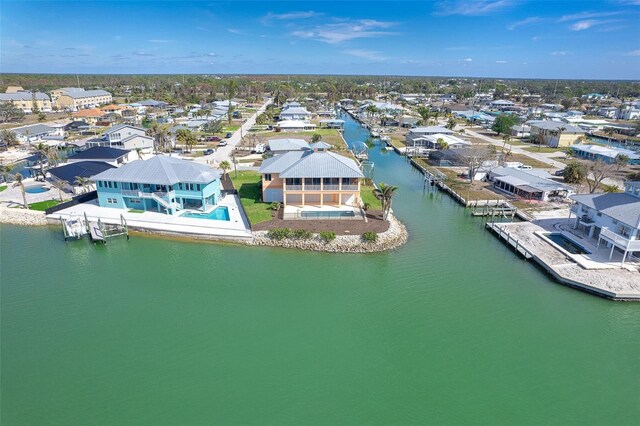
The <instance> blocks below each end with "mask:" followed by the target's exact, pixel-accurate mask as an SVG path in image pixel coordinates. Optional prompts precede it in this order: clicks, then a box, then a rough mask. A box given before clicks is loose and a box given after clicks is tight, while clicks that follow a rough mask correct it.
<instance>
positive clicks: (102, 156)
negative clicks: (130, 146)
mask: <svg viewBox="0 0 640 426" xmlns="http://www.w3.org/2000/svg"><path fill="white" fill-rule="evenodd" d="M129 158H135V153H134V154H131V151H128V150H126V149H118V148H112V147H110V146H94V147H93V148H89V149H85V150H84V151H79V152H77V153H75V154H74V155H72V156H70V157H69V158H67V162H69V163H77V162H81V161H100V162H103V163H107V164H111V165H112V166H116V167H118V166H121V165H123V164H125V163H127V162H128V161H129Z"/></svg>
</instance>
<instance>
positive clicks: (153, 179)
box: [95, 155, 220, 185]
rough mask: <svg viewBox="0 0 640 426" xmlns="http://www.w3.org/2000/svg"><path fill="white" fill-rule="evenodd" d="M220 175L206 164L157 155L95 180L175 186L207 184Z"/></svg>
mask: <svg viewBox="0 0 640 426" xmlns="http://www.w3.org/2000/svg"><path fill="white" fill-rule="evenodd" d="M219 177H220V173H219V172H218V171H216V170H214V169H212V168H210V167H209V166H207V165H206V164H199V163H194V162H191V161H188V160H180V159H178V158H173V157H167V156H164V155H158V156H155V157H152V158H150V159H148V160H136V161H133V162H131V163H129V164H125V165H124V166H122V167H120V168H119V169H112V170H107V171H105V172H104V173H100V174H99V175H97V176H95V179H96V180H109V181H116V182H137V183H143V184H145V183H146V184H160V185H175V184H176V183H179V182H191V183H205V184H206V183H209V182H211V181H213V180H215V179H218V178H219Z"/></svg>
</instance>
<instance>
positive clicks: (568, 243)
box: [544, 232, 591, 254]
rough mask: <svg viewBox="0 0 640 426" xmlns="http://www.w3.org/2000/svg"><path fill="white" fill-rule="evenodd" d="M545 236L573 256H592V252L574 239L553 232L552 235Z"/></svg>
mask: <svg viewBox="0 0 640 426" xmlns="http://www.w3.org/2000/svg"><path fill="white" fill-rule="evenodd" d="M544 236H545V237H547V238H548V239H550V240H551V241H553V242H554V243H555V244H557V245H559V246H560V247H561V248H563V249H564V250H566V251H568V252H569V253H571V254H591V252H590V251H588V250H587V249H585V248H584V247H582V246H581V245H580V244H578V243H576V242H575V241H573V240H572V239H570V238H567V237H566V236H564V235H563V234H559V233H557V232H552V233H550V234H544Z"/></svg>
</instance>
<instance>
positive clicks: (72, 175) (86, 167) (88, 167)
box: [47, 161, 115, 194]
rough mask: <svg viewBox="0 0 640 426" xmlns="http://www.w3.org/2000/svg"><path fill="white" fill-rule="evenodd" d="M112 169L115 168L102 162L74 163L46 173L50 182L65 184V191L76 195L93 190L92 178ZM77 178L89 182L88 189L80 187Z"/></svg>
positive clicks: (54, 168) (51, 169)
mask: <svg viewBox="0 0 640 426" xmlns="http://www.w3.org/2000/svg"><path fill="white" fill-rule="evenodd" d="M113 168H115V166H114V165H113V164H109V163H105V162H103V161H75V162H71V163H69V164H63V165H61V166H58V167H53V168H50V169H49V170H47V173H48V175H49V177H48V179H49V180H50V181H52V182H56V181H57V182H65V190H67V191H70V192H73V193H74V194H78V193H82V192H84V191H86V190H87V189H88V190H93V189H95V182H93V177H94V176H95V175H97V174H99V173H102V172H104V171H105V170H109V169H113ZM78 178H85V179H89V180H91V182H89V185H88V188H84V187H82V185H81V184H80V182H78Z"/></svg>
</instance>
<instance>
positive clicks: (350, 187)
mask: <svg viewBox="0 0 640 426" xmlns="http://www.w3.org/2000/svg"><path fill="white" fill-rule="evenodd" d="M342 190H343V191H357V190H358V185H342Z"/></svg>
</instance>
